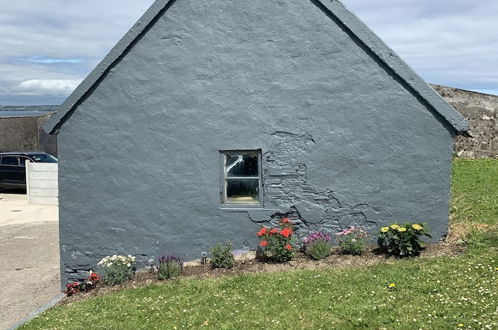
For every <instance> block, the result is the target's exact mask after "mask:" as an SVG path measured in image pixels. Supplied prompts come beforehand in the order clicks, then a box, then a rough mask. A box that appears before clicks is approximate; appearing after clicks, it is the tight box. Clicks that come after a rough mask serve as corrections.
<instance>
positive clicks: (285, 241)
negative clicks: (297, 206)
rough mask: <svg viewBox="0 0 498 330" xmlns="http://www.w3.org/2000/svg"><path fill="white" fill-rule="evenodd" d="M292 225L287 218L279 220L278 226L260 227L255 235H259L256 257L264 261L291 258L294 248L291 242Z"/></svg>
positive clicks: (281, 260)
mask: <svg viewBox="0 0 498 330" xmlns="http://www.w3.org/2000/svg"><path fill="white" fill-rule="evenodd" d="M293 233H294V226H293V225H292V223H291V222H290V220H289V219H288V218H283V219H282V220H280V222H279V228H271V229H270V228H267V227H262V228H261V229H260V230H259V231H258V232H257V233H256V235H257V236H258V237H259V239H260V242H259V246H260V247H259V250H258V258H260V259H262V260H264V261H272V262H287V261H289V260H292V259H293V258H294V255H295V249H294V246H293V244H292V235H293Z"/></svg>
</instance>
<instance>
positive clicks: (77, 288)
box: [64, 271, 100, 297]
mask: <svg viewBox="0 0 498 330" xmlns="http://www.w3.org/2000/svg"><path fill="white" fill-rule="evenodd" d="M99 282H100V276H99V275H97V274H96V273H94V272H92V271H90V275H89V276H88V277H87V278H86V279H85V280H84V281H83V282H78V281H75V282H70V283H68V284H66V289H65V290H64V294H65V295H66V296H68V297H70V296H72V295H73V294H76V293H78V292H88V291H90V290H93V289H95V288H96V287H97V284H99Z"/></svg>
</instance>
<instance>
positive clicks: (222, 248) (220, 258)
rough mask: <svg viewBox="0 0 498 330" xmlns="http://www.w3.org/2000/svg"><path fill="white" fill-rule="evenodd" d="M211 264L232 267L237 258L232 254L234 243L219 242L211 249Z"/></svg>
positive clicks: (219, 266) (216, 266)
mask: <svg viewBox="0 0 498 330" xmlns="http://www.w3.org/2000/svg"><path fill="white" fill-rule="evenodd" d="M211 255H212V258H211V265H212V266H213V267H214V268H227V269H230V268H232V267H233V265H234V263H235V258H234V257H233V254H232V243H226V244H222V243H218V244H216V245H215V246H214V247H213V248H212V249H211Z"/></svg>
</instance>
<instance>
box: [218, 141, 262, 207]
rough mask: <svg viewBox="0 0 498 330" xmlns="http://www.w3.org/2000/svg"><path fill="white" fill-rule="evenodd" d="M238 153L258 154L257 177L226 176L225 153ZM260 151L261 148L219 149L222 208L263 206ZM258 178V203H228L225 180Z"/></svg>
mask: <svg viewBox="0 0 498 330" xmlns="http://www.w3.org/2000/svg"><path fill="white" fill-rule="evenodd" d="M240 154H257V155H258V176H257V177H245V176H240V177H239V176H237V177H228V176H227V171H226V170H227V168H226V161H227V157H226V156H227V155H240ZM261 155H262V152H261V149H251V150H220V160H221V162H220V163H221V185H220V186H221V190H220V196H221V201H220V202H221V206H222V207H223V208H244V209H245V208H262V207H263V167H262V157H261ZM247 179H249V180H258V203H247V204H244V203H230V202H229V201H228V197H227V181H228V180H247Z"/></svg>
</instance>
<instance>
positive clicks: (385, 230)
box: [380, 227, 389, 233]
mask: <svg viewBox="0 0 498 330" xmlns="http://www.w3.org/2000/svg"><path fill="white" fill-rule="evenodd" d="M380 231H381V232H382V233H387V232H388V231H389V227H382V228H380Z"/></svg>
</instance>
